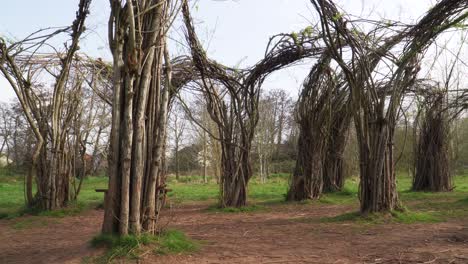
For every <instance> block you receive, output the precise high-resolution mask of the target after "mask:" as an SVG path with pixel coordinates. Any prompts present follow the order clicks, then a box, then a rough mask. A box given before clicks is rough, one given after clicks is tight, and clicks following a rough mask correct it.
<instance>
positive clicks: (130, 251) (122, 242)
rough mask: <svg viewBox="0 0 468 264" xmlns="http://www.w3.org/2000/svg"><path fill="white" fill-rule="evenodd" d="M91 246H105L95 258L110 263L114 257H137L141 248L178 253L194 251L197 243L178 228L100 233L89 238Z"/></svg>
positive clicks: (159, 252)
mask: <svg viewBox="0 0 468 264" xmlns="http://www.w3.org/2000/svg"><path fill="white" fill-rule="evenodd" d="M91 245H92V246H93V247H106V248H107V251H106V253H105V254H104V255H103V256H101V257H98V258H97V259H95V261H94V262H98V263H111V262H113V261H114V260H116V259H121V258H130V259H138V258H139V257H140V255H141V254H142V252H143V249H148V248H149V249H151V250H153V252H154V253H157V254H180V253H188V252H194V251H197V250H198V249H199V244H198V243H197V242H196V241H194V240H192V239H190V238H188V237H187V236H186V235H185V234H184V233H182V232H180V231H178V230H167V231H164V232H162V233H161V234H160V235H157V236H153V235H149V234H143V235H141V236H134V235H128V236H123V237H118V236H114V235H108V234H101V235H98V236H96V237H94V238H93V239H92V240H91Z"/></svg>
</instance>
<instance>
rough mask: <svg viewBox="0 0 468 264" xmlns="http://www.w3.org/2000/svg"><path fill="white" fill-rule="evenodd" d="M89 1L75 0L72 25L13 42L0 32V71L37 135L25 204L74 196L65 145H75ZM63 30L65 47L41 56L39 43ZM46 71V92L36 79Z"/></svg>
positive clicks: (47, 204)
mask: <svg viewBox="0 0 468 264" xmlns="http://www.w3.org/2000/svg"><path fill="white" fill-rule="evenodd" d="M90 3H91V0H80V1H79V4H78V11H77V12H76V18H75V20H74V22H73V24H72V25H71V26H70V27H67V28H63V29H59V30H55V31H53V32H50V30H41V31H38V32H35V33H33V34H31V35H30V36H28V37H27V38H26V39H24V40H22V41H20V42H17V43H12V44H9V43H7V42H6V41H5V40H3V39H1V38H0V71H1V73H2V74H3V75H4V76H5V78H6V79H7V81H8V82H9V83H10V85H11V86H12V88H13V90H14V91H15V93H16V96H17V98H18V100H19V102H20V105H21V107H22V109H23V112H24V115H25V117H26V120H27V122H28V124H29V126H30V127H31V129H32V131H33V132H34V135H35V138H36V145H35V148H34V153H33V155H32V165H31V168H30V171H29V173H28V177H27V184H26V185H27V188H26V193H27V200H28V204H29V206H36V207H39V208H40V209H43V210H53V209H57V208H62V207H64V206H66V205H67V204H68V202H69V201H70V200H71V199H73V198H76V195H73V194H72V193H71V190H70V189H71V188H70V182H71V180H72V179H71V177H72V176H71V173H70V170H69V168H70V166H69V164H70V159H71V157H70V155H72V154H71V153H70V152H69V151H68V150H69V149H72V148H73V147H72V146H70V144H71V143H70V138H71V137H73V136H76V133H75V134H73V133H74V132H73V120H77V119H79V118H80V117H79V116H77V112H76V111H75V110H76V109H78V108H79V105H80V99H81V98H80V93H81V88H82V84H83V77H82V76H81V75H80V74H79V73H78V71H76V70H74V69H76V67H77V60H76V53H77V51H78V50H79V41H80V38H81V36H82V33H83V32H84V31H85V26H84V24H85V20H86V17H87V15H88V13H89V6H90ZM62 33H70V35H71V41H70V42H69V43H68V44H67V45H65V52H59V51H56V53H55V54H54V55H53V56H52V57H49V56H41V55H40V54H39V52H40V51H42V48H43V47H45V46H48V47H50V46H49V45H48V44H47V42H48V40H50V39H51V38H53V37H55V36H57V35H59V34H62ZM44 74H48V75H49V77H51V79H52V80H53V83H54V84H53V85H52V91H51V92H50V93H49V92H48V91H47V89H46V87H42V89H41V87H39V85H38V83H37V81H36V80H35V78H37V77H38V76H39V75H44ZM75 132H76V131H75ZM72 153H73V152H72ZM33 179H36V182H37V194H36V195H35V196H33V194H32V185H33V184H32V181H33Z"/></svg>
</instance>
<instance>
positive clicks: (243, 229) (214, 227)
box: [0, 203, 468, 264]
mask: <svg viewBox="0 0 468 264" xmlns="http://www.w3.org/2000/svg"><path fill="white" fill-rule="evenodd" d="M207 207H208V205H207V204H203V203H199V204H192V205H183V206H181V207H179V208H176V209H172V210H170V211H166V212H165V216H164V218H163V219H162V221H161V222H162V224H163V225H165V226H167V227H169V228H176V229H180V230H182V231H184V232H185V233H186V234H187V235H189V236H190V237H192V238H194V239H197V240H201V241H202V247H201V250H200V251H198V252H197V253H194V254H183V255H171V256H154V255H146V256H145V257H143V258H142V259H141V260H140V261H138V262H139V263H169V264H170V263H323V264H324V263H340V264H345V263H385V264H390V263H464V264H467V263H468V219H462V220H457V221H451V222H446V223H438V224H411V225H409V224H382V225H366V224H356V223H349V222H348V223H346V222H344V223H320V221H318V219H320V218H321V217H324V216H334V215H339V214H342V213H345V212H351V211H353V210H355V208H350V207H346V206H334V205H317V204H314V205H296V204H287V205H275V206H271V207H269V209H268V210H266V211H262V212H253V213H216V212H208V211H206V210H205V209H206V208H207ZM102 215H103V211H102V210H93V211H88V212H86V213H84V214H83V215H80V216H73V217H66V218H61V219H57V218H41V220H40V221H41V222H40V223H41V224H35V225H31V226H29V227H26V228H21V229H18V228H16V229H15V228H14V225H15V222H17V221H25V220H26V221H28V219H29V218H31V217H22V218H17V219H14V220H0V263H2V264H3V263H8V264H9V263H82V260H83V257H85V256H96V255H99V254H102V250H96V249H93V248H91V247H90V246H89V241H90V240H91V239H92V237H93V236H95V235H96V234H98V233H99V230H100V227H101V221H102ZM44 219H46V220H44ZM31 221H38V220H37V219H36V218H34V219H32V220H31ZM44 221H47V222H45V223H44ZM122 263H131V262H130V261H127V262H124V261H122Z"/></svg>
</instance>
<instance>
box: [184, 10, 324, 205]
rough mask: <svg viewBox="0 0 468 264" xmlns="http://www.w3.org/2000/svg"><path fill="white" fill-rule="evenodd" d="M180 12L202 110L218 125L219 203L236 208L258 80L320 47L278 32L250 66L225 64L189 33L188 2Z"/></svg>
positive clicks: (242, 199) (242, 201)
mask: <svg viewBox="0 0 468 264" xmlns="http://www.w3.org/2000/svg"><path fill="white" fill-rule="evenodd" d="M182 11H183V14H184V22H185V26H186V28H187V36H186V37H187V40H188V42H189V44H190V49H191V52H192V57H193V63H194V66H195V68H196V69H197V70H198V72H199V75H200V86H201V87H202V90H203V91H204V95H205V99H206V101H207V106H208V112H209V113H210V117H211V118H212V119H213V121H214V122H215V123H216V125H217V127H218V135H219V141H220V144H221V149H222V151H221V153H222V158H221V160H222V162H221V164H222V165H221V168H222V173H221V206H223V207H227V206H233V207H241V206H244V205H246V202H247V185H248V182H249V180H250V178H251V177H252V168H251V164H250V162H251V160H250V154H251V147H252V140H253V138H254V133H255V127H256V125H257V122H258V104H259V97H260V88H261V85H262V83H263V81H264V80H265V78H266V77H267V76H268V75H269V74H270V73H271V72H273V71H275V70H278V69H281V68H282V67H285V66H287V65H290V64H292V63H294V62H297V61H298V60H301V59H304V58H306V57H310V56H311V55H312V54H317V53H319V52H321V51H322V49H321V48H320V47H316V46H315V45H314V44H315V38H309V36H308V35H301V36H300V38H299V37H298V36H296V35H293V34H282V35H278V36H276V37H274V38H272V39H271V40H270V45H268V48H267V51H266V53H265V54H266V55H265V58H264V59H262V60H261V61H260V62H258V63H257V64H256V65H255V66H253V67H252V68H251V69H248V70H239V69H233V68H229V67H226V66H223V65H221V64H219V63H218V62H215V61H213V60H210V59H209V58H207V56H206V52H205V51H204V50H203V48H202V47H201V45H200V42H199V40H198V37H197V35H196V33H195V29H194V26H193V23H192V19H191V17H190V12H189V7H188V3H186V2H185V3H184V4H183V6H182ZM277 39H279V40H278V41H277V42H275V40H277Z"/></svg>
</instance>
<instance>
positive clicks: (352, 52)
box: [311, 0, 468, 213]
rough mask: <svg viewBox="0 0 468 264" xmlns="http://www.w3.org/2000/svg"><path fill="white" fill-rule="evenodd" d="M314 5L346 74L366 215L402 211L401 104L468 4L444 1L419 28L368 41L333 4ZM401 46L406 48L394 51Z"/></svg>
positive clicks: (325, 1) (318, 2) (464, 14)
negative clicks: (396, 142) (430, 51)
mask: <svg viewBox="0 0 468 264" xmlns="http://www.w3.org/2000/svg"><path fill="white" fill-rule="evenodd" d="M311 2H312V4H313V5H314V7H315V9H316V10H317V12H318V13H319V16H320V19H321V26H322V30H323V32H324V40H325V42H326V43H327V47H329V48H330V49H331V54H332V58H333V59H334V60H335V61H336V62H337V63H338V64H339V66H340V68H341V69H342V71H343V73H344V74H345V78H346V81H347V83H348V86H349V89H350V93H351V105H352V112H353V120H354V124H355V127H356V134H357V137H358V147H359V158H360V195H359V196H360V201H361V212H362V213H372V212H381V211H391V210H394V209H398V208H399V199H398V195H397V191H396V180H395V161H394V158H393V133H394V129H395V123H396V120H397V116H398V111H399V106H400V103H401V100H402V98H403V96H404V93H405V90H406V89H408V87H410V86H412V85H413V83H414V80H415V78H416V75H417V73H418V71H419V65H418V64H419V62H420V59H421V57H422V54H424V51H425V50H426V49H427V48H428V47H429V46H430V45H431V44H432V43H433V41H434V39H435V38H436V37H437V36H438V35H439V34H441V33H442V32H444V31H445V30H446V29H448V28H450V27H452V26H454V25H456V24H457V23H459V22H460V21H463V20H464V19H465V18H466V17H467V16H468V12H466V9H467V8H468V2H466V1H464V0H442V1H440V2H439V3H437V5H436V6H434V7H433V8H432V9H431V10H430V11H429V12H427V13H426V15H425V16H424V17H423V18H422V19H420V20H419V21H418V22H417V23H416V24H415V25H414V26H409V27H405V28H403V30H401V31H399V32H396V33H391V34H392V35H391V36H390V37H387V38H383V37H380V38H369V37H368V35H367V34H364V33H362V32H361V30H359V27H358V26H357V25H354V22H351V21H350V20H347V19H346V17H345V14H343V13H342V12H340V10H339V9H338V8H337V7H336V6H335V5H334V3H333V2H332V1H329V0H312V1H311ZM381 28H382V29H383V30H384V32H385V30H387V29H386V27H381ZM387 32H388V31H387ZM390 32H391V31H390ZM380 35H381V36H382V35H383V34H380ZM342 40H344V41H346V43H347V45H348V46H347V47H349V48H348V49H347V50H346V51H344V50H343V48H342V45H340V42H341V41H342ZM397 46H398V47H401V49H400V50H396V49H394V48H395V47H397ZM344 54H347V56H344ZM388 62H391V65H393V66H391V68H393V69H394V70H389V71H388V72H389V73H388V74H386V75H384V77H383V79H384V82H382V80H379V79H376V78H377V77H376V75H375V74H374V73H375V72H376V70H377V69H378V68H377V67H378V66H379V65H386V64H388ZM379 78H381V79H382V77H379ZM379 83H385V86H384V87H380V86H379ZM382 89H383V90H382ZM379 90H380V91H379Z"/></svg>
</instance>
